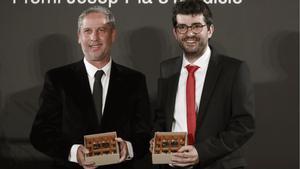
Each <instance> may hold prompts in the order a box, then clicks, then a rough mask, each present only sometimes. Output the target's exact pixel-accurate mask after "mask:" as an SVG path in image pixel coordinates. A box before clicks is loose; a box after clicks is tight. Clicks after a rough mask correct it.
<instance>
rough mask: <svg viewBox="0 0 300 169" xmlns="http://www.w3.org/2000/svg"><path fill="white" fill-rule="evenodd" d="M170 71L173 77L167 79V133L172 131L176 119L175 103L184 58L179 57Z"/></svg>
mask: <svg viewBox="0 0 300 169" xmlns="http://www.w3.org/2000/svg"><path fill="white" fill-rule="evenodd" d="M171 66H172V67H171V68H168V69H170V70H171V71H172V72H171V74H172V75H171V76H170V77H169V78H168V79H167V90H168V95H167V97H168V98H167V99H166V100H167V101H168V102H167V103H166V105H167V112H168V114H167V117H166V119H167V120H166V125H167V131H171V130H172V123H173V119H174V109H175V102H176V94H177V89H178V81H179V77H180V70H181V66H182V57H179V58H178V59H176V60H175V62H174V64H172V65H171Z"/></svg>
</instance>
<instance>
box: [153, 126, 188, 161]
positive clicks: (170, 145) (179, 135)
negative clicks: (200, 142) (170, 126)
mask: <svg viewBox="0 0 300 169" xmlns="http://www.w3.org/2000/svg"><path fill="white" fill-rule="evenodd" d="M185 145H187V134H186V132H156V133H155V136H154V143H153V150H152V163H153V164H169V163H170V162H171V157H172V153H176V152H177V151H178V150H179V149H180V148H181V147H182V146H185Z"/></svg>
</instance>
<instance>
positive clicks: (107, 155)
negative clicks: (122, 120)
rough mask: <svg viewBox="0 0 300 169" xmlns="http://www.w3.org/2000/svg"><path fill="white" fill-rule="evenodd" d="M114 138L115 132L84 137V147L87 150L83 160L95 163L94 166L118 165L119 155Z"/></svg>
mask: <svg viewBox="0 0 300 169" xmlns="http://www.w3.org/2000/svg"><path fill="white" fill-rule="evenodd" d="M116 137H117V133H116V132H109V133H101V134H92V135H85V136H84V146H85V147H86V148H87V149H88V150H89V153H88V154H86V155H85V160H86V161H87V162H95V165H96V166H102V165H109V164H116V163H119V160H120V153H119V146H118V143H117V141H116V140H115V138H116Z"/></svg>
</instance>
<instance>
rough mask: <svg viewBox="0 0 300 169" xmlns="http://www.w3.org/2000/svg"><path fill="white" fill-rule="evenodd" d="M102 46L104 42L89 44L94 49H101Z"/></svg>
mask: <svg viewBox="0 0 300 169" xmlns="http://www.w3.org/2000/svg"><path fill="white" fill-rule="evenodd" d="M101 46H102V44H91V45H89V47H90V48H92V49H99V48H100V47H101Z"/></svg>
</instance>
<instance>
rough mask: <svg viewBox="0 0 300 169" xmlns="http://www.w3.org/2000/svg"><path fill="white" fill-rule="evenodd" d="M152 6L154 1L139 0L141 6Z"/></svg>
mask: <svg viewBox="0 0 300 169" xmlns="http://www.w3.org/2000/svg"><path fill="white" fill-rule="evenodd" d="M141 3H142V4H152V0H139V4H141Z"/></svg>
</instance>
